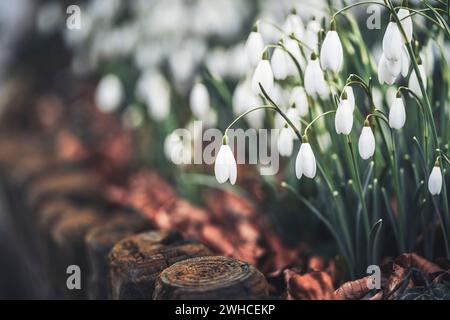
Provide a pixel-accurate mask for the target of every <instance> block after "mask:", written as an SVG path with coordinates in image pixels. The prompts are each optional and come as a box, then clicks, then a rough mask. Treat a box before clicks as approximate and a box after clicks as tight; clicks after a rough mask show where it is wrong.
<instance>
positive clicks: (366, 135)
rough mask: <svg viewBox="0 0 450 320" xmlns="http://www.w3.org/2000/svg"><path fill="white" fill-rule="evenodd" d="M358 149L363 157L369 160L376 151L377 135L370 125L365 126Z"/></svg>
mask: <svg viewBox="0 0 450 320" xmlns="http://www.w3.org/2000/svg"><path fill="white" fill-rule="evenodd" d="M358 151H359V155H360V156H361V158H362V159H364V160H367V159H369V158H370V157H372V156H373V154H374V152H375V136H374V135H373V132H372V129H371V128H370V127H363V129H362V131H361V135H360V136H359V141H358Z"/></svg>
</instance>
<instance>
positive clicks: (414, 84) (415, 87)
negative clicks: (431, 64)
mask: <svg viewBox="0 0 450 320" xmlns="http://www.w3.org/2000/svg"><path fill="white" fill-rule="evenodd" d="M419 72H420V75H421V78H422V82H423V85H424V87H425V89H426V88H427V76H426V72H425V68H424V67H423V65H419ZM408 87H409V89H411V91H412V92H414V93H415V94H416V95H417V96H418V97H419V98H422V90H420V85H419V81H418V79H417V75H416V72H415V71H414V70H413V72H411V75H410V77H409V82H408Z"/></svg>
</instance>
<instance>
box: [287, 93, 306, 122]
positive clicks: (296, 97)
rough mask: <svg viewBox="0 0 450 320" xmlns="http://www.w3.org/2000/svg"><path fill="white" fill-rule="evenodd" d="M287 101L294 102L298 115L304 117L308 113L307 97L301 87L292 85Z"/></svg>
mask: <svg viewBox="0 0 450 320" xmlns="http://www.w3.org/2000/svg"><path fill="white" fill-rule="evenodd" d="M289 103H290V104H291V105H292V104H295V108H296V109H297V112H298V114H299V116H300V117H304V116H306V115H307V114H308V98H307V97H306V92H305V89H304V88H303V87H299V86H297V87H294V88H293V89H292V91H291V96H290V98H289Z"/></svg>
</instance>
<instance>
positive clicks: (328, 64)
mask: <svg viewBox="0 0 450 320" xmlns="http://www.w3.org/2000/svg"><path fill="white" fill-rule="evenodd" d="M332 25H334V22H332ZM343 61H344V53H343V49H342V43H341V39H339V35H338V33H337V32H336V30H335V29H334V28H333V27H332V29H331V30H330V31H328V32H327V34H326V36H325V40H324V41H323V44H322V48H321V49H320V64H321V65H322V68H323V70H330V71H333V72H339V71H340V70H341V68H342V64H343Z"/></svg>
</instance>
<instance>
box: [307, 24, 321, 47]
mask: <svg viewBox="0 0 450 320" xmlns="http://www.w3.org/2000/svg"><path fill="white" fill-rule="evenodd" d="M321 28H322V26H321V25H320V23H319V21H317V20H316V18H315V17H313V19H312V20H310V21H309V22H308V23H307V25H306V33H305V43H306V44H307V45H308V47H309V48H312V49H313V50H315V49H316V48H317V46H318V43H319V31H320V29H321ZM306 52H307V53H310V50H309V49H306Z"/></svg>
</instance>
